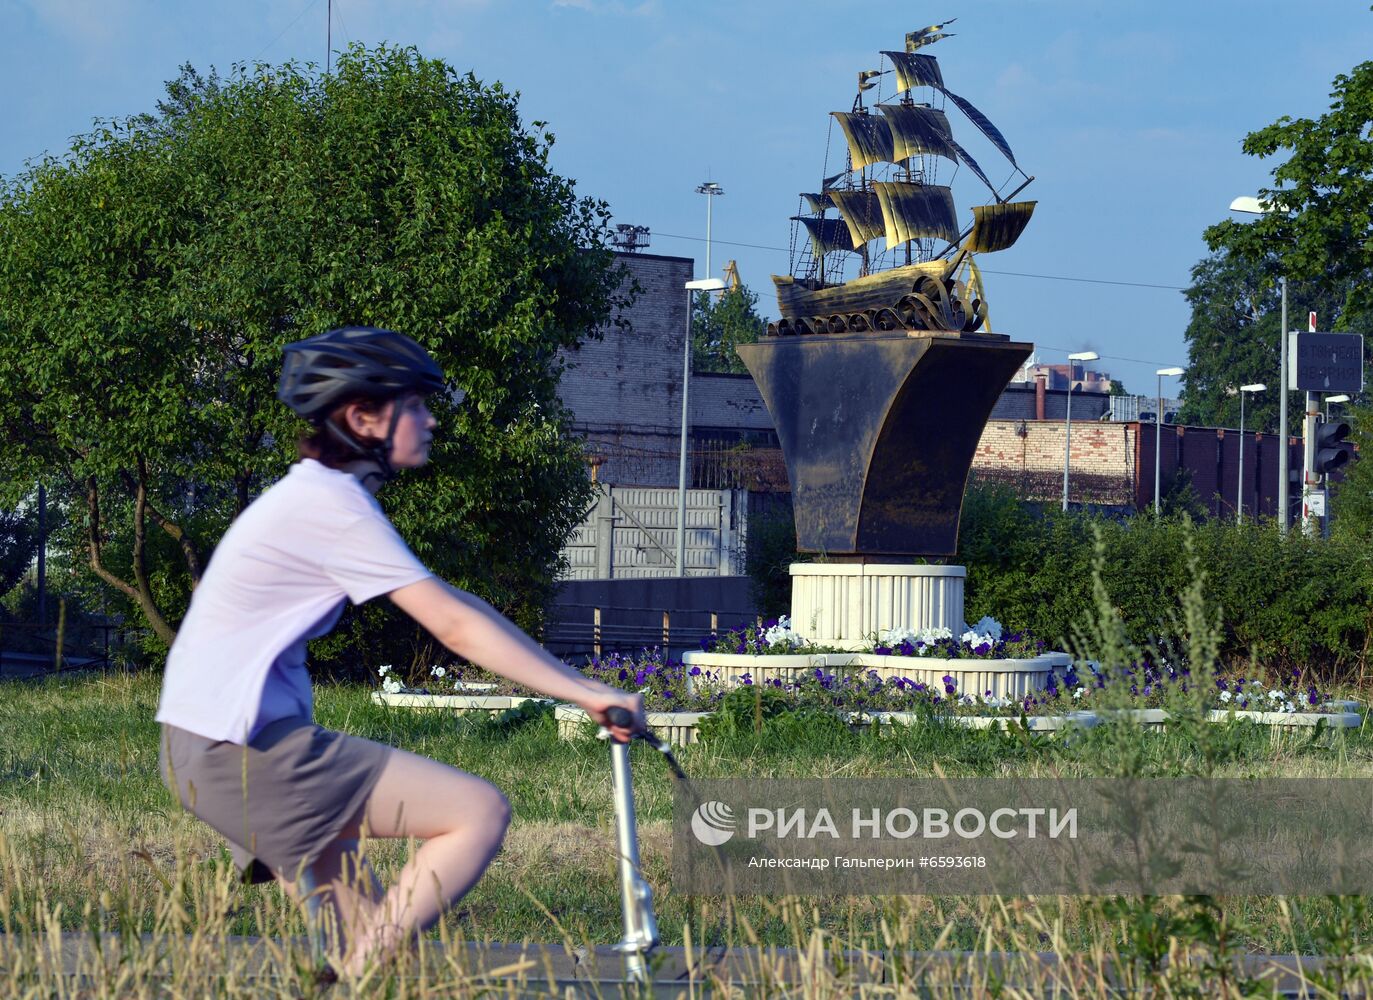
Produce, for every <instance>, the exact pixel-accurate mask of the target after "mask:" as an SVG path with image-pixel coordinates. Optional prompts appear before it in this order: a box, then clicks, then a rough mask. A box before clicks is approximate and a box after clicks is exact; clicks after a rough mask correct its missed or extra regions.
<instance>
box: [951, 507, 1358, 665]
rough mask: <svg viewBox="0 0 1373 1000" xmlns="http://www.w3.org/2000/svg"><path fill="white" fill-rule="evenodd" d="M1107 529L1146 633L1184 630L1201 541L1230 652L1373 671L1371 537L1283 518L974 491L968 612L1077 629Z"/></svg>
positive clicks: (1116, 570) (1120, 595)
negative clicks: (1183, 600)
mask: <svg viewBox="0 0 1373 1000" xmlns="http://www.w3.org/2000/svg"><path fill="white" fill-rule="evenodd" d="M1094 525H1095V526H1099V528H1100V530H1101V532H1102V537H1103V541H1104V544H1105V557H1106V563H1105V566H1104V571H1103V581H1104V582H1105V585H1106V588H1107V591H1108V593H1109V594H1110V596H1111V600H1112V601H1113V602H1114V604H1115V605H1116V607H1117V609H1118V610H1119V612H1120V614H1121V617H1122V619H1123V620H1124V622H1125V625H1126V628H1127V629H1128V631H1129V634H1130V638H1131V639H1132V640H1133V641H1135V642H1138V643H1149V642H1159V641H1164V642H1167V641H1169V640H1172V639H1176V638H1177V637H1178V636H1179V634H1180V631H1181V630H1180V628H1179V626H1178V624H1177V621H1176V616H1177V614H1178V601H1177V595H1179V594H1180V593H1181V592H1182V590H1183V588H1184V587H1185V586H1186V585H1187V583H1188V581H1189V576H1190V574H1189V571H1188V565H1187V553H1186V543H1187V540H1188V539H1189V538H1190V540H1191V542H1192V545H1193V546H1194V548H1195V551H1196V553H1197V556H1198V558H1199V560H1200V563H1201V566H1202V567H1203V569H1204V571H1205V573H1206V585H1205V594H1206V600H1207V602H1208V604H1209V605H1210V608H1209V610H1210V611H1211V613H1213V614H1214V613H1216V612H1218V613H1219V616H1220V620H1221V622H1222V624H1223V635H1222V644H1221V657H1222V659H1223V660H1225V661H1232V662H1233V661H1237V660H1243V659H1248V658H1249V657H1250V656H1251V655H1253V656H1256V657H1257V658H1258V660H1259V662H1260V663H1261V664H1263V665H1264V666H1268V667H1276V668H1283V667H1292V668H1304V669H1310V670H1313V671H1315V672H1316V673H1318V674H1320V675H1321V676H1324V677H1329V678H1337V677H1338V678H1340V679H1352V678H1355V677H1359V676H1361V675H1362V673H1363V670H1364V667H1365V665H1366V664H1367V662H1368V653H1369V648H1368V642H1369V634H1370V626H1373V586H1371V584H1373V573H1370V562H1369V555H1368V552H1367V550H1366V547H1365V546H1363V545H1361V544H1359V543H1357V542H1354V541H1349V540H1342V539H1335V540H1330V541H1325V540H1321V539H1308V538H1305V537H1303V536H1302V535H1301V533H1300V532H1299V531H1293V532H1289V534H1288V535H1287V537H1286V538H1284V537H1282V536H1281V535H1280V534H1279V533H1278V531H1277V528H1276V527H1275V526H1274V525H1273V524H1270V523H1263V524H1244V525H1236V524H1234V523H1233V522H1230V521H1225V520H1219V519H1214V520H1209V521H1205V522H1199V523H1194V522H1191V521H1189V520H1187V519H1171V518H1162V519H1158V518H1155V517H1153V516H1152V515H1151V514H1141V515H1135V516H1133V517H1129V518H1124V519H1113V518H1110V517H1106V516H1104V515H1097V514H1091V513H1082V512H1077V511H1070V512H1068V513H1064V512H1063V511H1060V510H1058V509H1056V508H1051V509H1045V510H1037V509H1035V508H1033V507H1031V506H1029V505H1026V504H1023V503H1021V502H1020V501H1019V500H1018V499H1017V498H1016V497H1015V495H1014V494H1013V493H1011V492H1010V491H1009V490H1007V489H1005V488H1003V487H996V486H977V487H973V488H970V489H969V491H968V494H967V497H966V498H965V501H964V507H963V523H962V530H961V533H960V537H959V555H958V561H959V562H961V563H962V564H963V565H965V566H967V567H968V586H967V615H966V617H967V618H968V619H969V620H976V619H977V618H979V617H980V616H982V615H992V616H994V617H996V618H997V619H999V620H1000V621H1001V622H1002V623H1003V624H1005V625H1007V626H1009V627H1011V628H1013V629H1029V630H1030V631H1033V632H1034V633H1036V634H1038V635H1046V636H1053V637H1055V638H1063V637H1066V636H1069V635H1071V634H1072V633H1073V628H1074V626H1075V625H1079V624H1081V623H1082V622H1083V620H1084V619H1085V617H1086V616H1087V614H1088V611H1089V609H1090V601H1091V560H1092V537H1093V526H1094Z"/></svg>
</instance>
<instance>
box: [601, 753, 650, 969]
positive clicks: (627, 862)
mask: <svg viewBox="0 0 1373 1000" xmlns="http://www.w3.org/2000/svg"><path fill="white" fill-rule="evenodd" d="M610 774H611V784H612V785H613V788H614V793H615V835H616V838H617V839H618V841H619V853H620V905H621V906H622V907H623V909H624V939H623V940H622V941H620V943H619V944H617V945H615V950H616V951H618V952H620V953H621V954H622V955H624V959H625V971H626V973H627V978H629V979H631V980H634V981H636V982H641V983H646V982H648V981H649V979H650V973H649V969H648V961H647V959H648V953H649V952H650V951H652V950H653V948H654V947H656V946H657V944H658V921H657V918H656V917H654V915H653V888H652V886H650V885H649V884H648V881H647V880H646V879H645V878H644V875H643V869H642V867H641V866H640V864H639V835H638V828H637V826H636V825H635V819H634V785H633V783H632V781H631V780H630V774H629V744H628V743H616V742H613V741H612V742H611V744H610Z"/></svg>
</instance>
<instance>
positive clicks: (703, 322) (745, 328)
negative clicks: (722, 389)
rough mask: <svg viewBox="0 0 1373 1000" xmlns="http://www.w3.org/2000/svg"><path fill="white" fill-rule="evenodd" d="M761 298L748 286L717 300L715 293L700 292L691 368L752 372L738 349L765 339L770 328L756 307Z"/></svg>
mask: <svg viewBox="0 0 1373 1000" xmlns="http://www.w3.org/2000/svg"><path fill="white" fill-rule="evenodd" d="M757 305H758V295H757V293H756V292H752V291H750V290H749V289H748V287H747V286H746V285H740V286H739V287H738V288H731V289H727V290H726V291H724V292H723V293H721V294H720V297H719V298H718V299H717V298H715V297H714V293H712V292H697V293H696V301H695V303H694V304H693V306H692V312H691V354H692V358H691V364H692V369H693V370H694V371H698V372H733V373H737V374H745V373H747V372H748V369H747V368H745V367H744V363H743V362H742V361H740V360H739V355H738V354H737V353H735V350H734V348H735V347H736V346H738V345H739V344H751V343H753V342H754V341H755V340H757V339H759V338H760V337H762V336H763V333H764V331H765V330H766V329H767V324H766V323H764V322H763V320H762V319H761V318H760V317H759V316H758V313H757V312H756V311H755V307H756V306H757Z"/></svg>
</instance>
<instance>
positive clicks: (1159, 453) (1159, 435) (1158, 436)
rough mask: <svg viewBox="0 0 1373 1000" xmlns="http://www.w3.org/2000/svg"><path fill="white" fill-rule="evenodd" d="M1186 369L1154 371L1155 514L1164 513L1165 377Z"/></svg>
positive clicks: (1175, 368)
mask: <svg viewBox="0 0 1373 1000" xmlns="http://www.w3.org/2000/svg"><path fill="white" fill-rule="evenodd" d="M1184 370H1185V369H1182V368H1178V367H1176V366H1175V367H1172V368H1160V369H1159V370H1158V371H1156V372H1154V374H1155V375H1157V376H1158V410H1156V411H1155V413H1154V516H1156V517H1157V516H1158V515H1159V514H1162V513H1163V500H1162V496H1161V494H1160V493H1159V482H1160V478H1159V465H1160V463H1161V462H1162V460H1163V377H1164V376H1165V375H1170V376H1171V375H1181V374H1182V373H1183V371H1184Z"/></svg>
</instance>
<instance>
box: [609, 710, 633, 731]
mask: <svg viewBox="0 0 1373 1000" xmlns="http://www.w3.org/2000/svg"><path fill="white" fill-rule="evenodd" d="M605 717H606V718H607V719H608V720H609V721H610V724H611V725H612V726H619V727H620V728H622V729H633V728H634V713H633V712H631V711H630V710H629V709H627V708H621V707H620V706H619V705H616V706H615V707H614V708H607V709H606V710H605Z"/></svg>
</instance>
